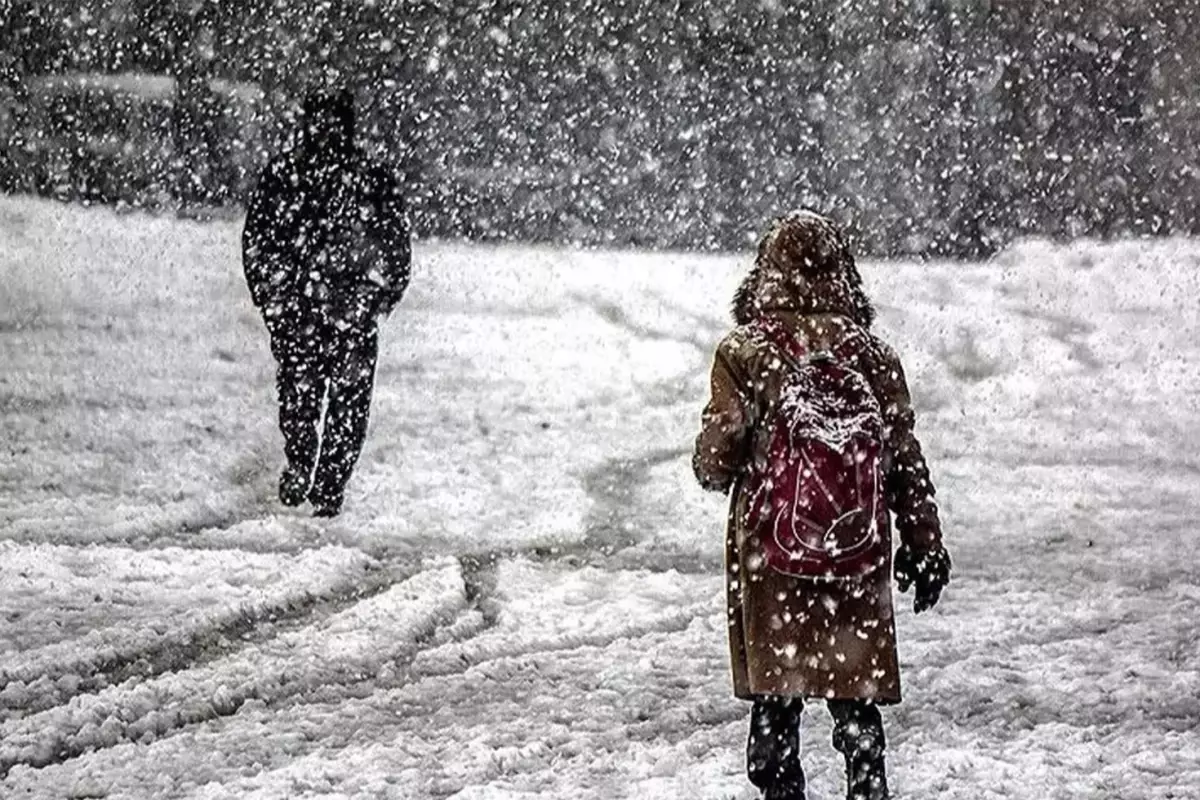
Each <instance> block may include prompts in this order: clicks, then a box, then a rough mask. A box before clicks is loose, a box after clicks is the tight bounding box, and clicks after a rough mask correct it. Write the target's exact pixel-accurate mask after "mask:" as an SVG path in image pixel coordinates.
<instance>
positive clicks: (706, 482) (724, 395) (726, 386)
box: [692, 337, 753, 492]
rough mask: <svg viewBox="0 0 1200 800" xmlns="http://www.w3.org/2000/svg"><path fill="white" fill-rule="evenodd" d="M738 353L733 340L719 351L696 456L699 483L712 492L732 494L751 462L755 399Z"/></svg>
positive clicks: (697, 438) (694, 456) (697, 439)
mask: <svg viewBox="0 0 1200 800" xmlns="http://www.w3.org/2000/svg"><path fill="white" fill-rule="evenodd" d="M735 351H736V346H735V344H734V340H733V339H732V337H731V338H727V339H726V340H725V341H723V342H722V343H721V345H720V346H719V347H718V348H717V352H716V356H715V357H714V358H713V367H712V378H711V391H712V395H711V397H710V399H709V401H708V405H707V406H705V408H704V413H703V415H702V417H701V422H700V435H699V436H697V437H696V444H695V448H694V450H693V452H692V471H693V472H695V474H696V480H698V481H699V482H700V485H701V486H703V487H704V488H705V489H708V490H710V491H718V492H726V491H729V488H730V487H731V486H732V485H733V483H734V481H735V480H736V479H737V477H738V476H739V474H740V473H741V472H742V471H743V470H744V469H745V467H746V466H747V464H748V462H749V460H750V448H751V439H752V435H753V418H752V416H753V408H752V398H751V396H750V393H749V391H748V388H747V382H746V380H745V379H744V376H743V374H742V369H741V368H740V366H741V365H740V363H739V361H738V359H737V357H736V352H735Z"/></svg>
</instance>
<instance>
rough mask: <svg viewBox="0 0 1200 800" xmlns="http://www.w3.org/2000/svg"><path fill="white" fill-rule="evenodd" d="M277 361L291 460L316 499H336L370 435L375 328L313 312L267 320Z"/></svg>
mask: <svg viewBox="0 0 1200 800" xmlns="http://www.w3.org/2000/svg"><path fill="white" fill-rule="evenodd" d="M267 329H268V331H270V334H271V352H272V354H273V355H274V356H275V361H276V362H277V363H278V371H277V372H276V388H277V389H278V391H279V429H280V431H282V432H283V450H284V454H285V455H286V456H287V460H288V465H289V467H290V468H291V469H292V470H293V471H294V472H296V473H298V474H300V475H303V476H305V477H309V476H311V478H312V483H311V487H312V488H311V489H310V491H309V499H310V500H311V501H312V502H313V503H314V504H315V505H331V504H332V505H340V504H341V501H342V495H343V493H344V492H345V488H346V482H347V481H349V480H350V474H351V472H353V470H354V464H355V463H356V462H357V461H358V456H359V453H360V452H361V451H362V446H363V442H364V441H366V438H367V422H368V419H369V418H370V412H371V393H372V391H373V390H374V387H375V362H376V359H377V358H378V354H379V335H378V329H377V326H376V323H375V320H374V319H373V318H372V319H370V320H368V321H366V322H364V323H363V324H362V325H359V326H353V327H346V326H340V325H336V324H334V323H332V322H330V321H329V320H328V319H327V318H325V317H324V316H322V315H320V314H318V313H311V314H298V313H292V314H287V315H286V316H281V317H278V318H275V319H271V318H268V319H267Z"/></svg>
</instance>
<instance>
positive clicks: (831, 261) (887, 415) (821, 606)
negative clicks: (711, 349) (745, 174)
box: [693, 212, 941, 704]
mask: <svg viewBox="0 0 1200 800" xmlns="http://www.w3.org/2000/svg"><path fill="white" fill-rule="evenodd" d="M763 316H769V317H772V318H774V319H777V320H779V321H780V322H782V323H783V324H784V325H785V326H786V328H787V330H788V331H789V332H790V333H791V334H792V335H793V336H795V337H797V338H798V339H800V340H802V341H805V342H807V343H808V344H809V345H810V347H811V348H812V349H822V350H829V351H832V350H835V349H838V348H839V346H840V345H842V344H843V343H844V342H846V341H847V340H848V339H849V338H851V337H855V336H861V337H862V340H863V341H864V344H863V345H861V346H860V347H859V348H857V351H856V352H857V355H856V356H854V358H853V360H852V362H851V364H850V365H849V366H851V367H852V368H853V369H855V370H857V371H858V372H860V373H861V374H862V375H863V376H864V377H865V378H866V379H867V381H868V383H869V384H870V386H871V389H872V391H873V392H874V393H875V396H876V399H877V400H878V401H879V405H880V408H881V409H882V412H883V420H884V425H885V434H884V446H885V453H884V467H883V470H884V479H885V486H886V495H887V500H888V506H889V508H890V510H891V511H892V513H893V514H894V515H895V520H896V528H897V530H898V532H899V535H900V538H901V540H902V541H903V542H904V543H905V544H907V545H909V546H910V547H911V548H913V549H914V551H916V552H926V551H929V550H932V549H936V548H938V547H940V546H941V527H940V523H939V520H938V513H937V507H936V505H935V504H934V502H933V495H934V488H933V484H932V483H931V482H930V480H929V471H928V468H927V467H926V465H925V459H924V457H923V455H922V453H921V446H920V443H919V442H918V441H917V438H916V436H915V435H914V433H913V424H914V415H913V410H912V404H911V401H910V397H909V392H908V388H907V385H906V383H905V379H904V372H903V369H902V367H901V364H900V361H899V358H898V357H897V356H896V354H895V353H894V351H892V349H891V348H890V347H888V346H887V345H886V344H885V343H883V342H882V341H881V340H880V339H879V338H878V337H876V336H874V335H873V334H871V333H870V332H869V330H868V328H869V325H870V322H871V319H872V316H873V314H872V311H871V308H870V305H869V303H868V302H867V300H866V297H865V295H864V294H863V292H862V289H861V281H860V280H859V278H858V273H857V270H856V269H855V268H854V266H853V259H852V258H851V257H850V256H849V250H848V248H846V246H845V243H844V241H843V240H842V239H841V237H840V234H838V233H837V232H836V229H833V228H832V226H831V225H829V224H828V221H827V220H824V218H822V217H819V216H817V215H815V214H812V213H811V212H799V213H797V214H793V215H790V216H789V217H786V218H784V219H783V220H781V221H780V222H778V223H777V224H776V226H775V227H774V228H773V229H772V231H771V232H770V233H768V235H767V237H766V238H765V239H764V241H763V245H762V247H761V248H760V252H759V258H758V261H757V262H756V264H755V267H754V269H753V270H752V271H751V273H750V275H749V276H748V277H747V278H746V280H745V281H744V282H743V284H742V286H741V287H740V288H739V290H738V293H737V296H736V298H735V304H734V317H735V320H736V321H737V322H738V323H739V325H738V327H737V328H736V329H734V330H733V332H731V333H730V334H729V335H728V336H726V337H725V339H724V340H723V341H722V342H721V344H720V345H719V346H718V348H717V352H716V356H715V358H714V362H713V369H712V396H711V399H710V401H709V403H708V405H707V407H706V408H705V410H704V414H703V419H702V429H701V432H700V435H699V436H698V437H697V439H696V446H695V452H694V459H693V466H694V469H695V473H696V477H697V479H698V480H699V481H700V483H701V485H703V486H704V487H705V488H708V489H712V490H718V491H728V492H729V493H730V507H729V517H728V522H727V534H726V542H725V557H726V566H727V569H726V589H727V593H726V598H727V605H728V612H729V645H730V659H731V666H732V672H733V684H734V693H735V694H736V695H737V696H738V697H741V698H744V699H749V698H751V697H754V696H758V695H781V696H800V697H811V698H821V699H833V698H837V699H866V700H873V701H875V702H878V703H881V704H886V703H895V702H899V700H900V668H899V663H898V660H897V656H896V635H895V622H894V617H893V609H892V592H891V563H890V559H889V561H888V563H887V564H885V565H884V566H883V568H880V569H878V570H876V571H875V572H873V573H871V574H870V575H868V576H866V577H865V578H863V579H860V580H850V581H836V582H817V581H812V580H809V579H805V578H795V577H790V576H787V575H783V574H781V573H777V572H774V571H772V570H770V569H769V568H767V567H766V566H765V565H764V563H763V557H762V551H761V546H760V544H759V541H758V538H757V535H756V533H755V532H754V531H753V530H750V529H749V526H748V523H747V511H748V508H749V500H750V498H749V496H748V492H747V491H745V489H746V484H747V481H746V478H747V474H748V470H749V469H751V468H752V465H753V464H755V463H760V464H761V463H764V459H765V452H764V449H765V448H766V446H767V442H766V441H764V439H765V438H766V437H764V436H759V435H758V434H759V432H760V430H761V428H762V427H763V421H764V419H766V418H767V415H768V414H770V413H772V408H773V404H774V403H775V402H777V401H778V399H779V395H780V390H781V386H782V383H783V377H784V373H783V372H782V370H783V369H786V368H787V367H785V366H784V365H783V364H782V363H781V362H780V360H779V359H778V357H777V356H776V354H775V352H774V350H773V349H771V348H770V347H768V346H766V345H765V343H764V342H763V340H762V338H761V337H758V336H754V335H753V334H752V332H751V330H750V328H749V327H748V325H749V323H751V322H753V321H754V320H755V319H757V318H760V317H763ZM888 537H889V540H890V531H889V533H888ZM889 547H890V542H889ZM889 552H890V550H889Z"/></svg>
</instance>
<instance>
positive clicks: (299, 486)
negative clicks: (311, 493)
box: [279, 464, 308, 506]
mask: <svg viewBox="0 0 1200 800" xmlns="http://www.w3.org/2000/svg"><path fill="white" fill-rule="evenodd" d="M307 499H308V476H307V475H304V474H302V473H301V472H300V471H299V470H297V469H295V468H294V467H292V466H291V465H290V464H289V465H288V466H287V467H286V468H285V469H284V470H283V474H282V475H280V476H279V502H281V503H283V504H284V505H285V506H298V505H300V504H301V503H303V502H304V501H305V500H307Z"/></svg>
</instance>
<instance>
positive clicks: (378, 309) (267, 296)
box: [242, 149, 412, 318]
mask: <svg viewBox="0 0 1200 800" xmlns="http://www.w3.org/2000/svg"><path fill="white" fill-rule="evenodd" d="M301 153H302V151H301V150H299V149H297V150H295V151H292V152H289V153H286V154H284V155H281V156H279V157H277V158H275V159H272V160H271V162H270V163H269V164H268V165H267V167H266V169H265V170H264V171H263V174H262V177H261V178H260V179H259V184H258V187H257V189H256V190H255V192H254V195H253V196H252V198H251V200H250V205H249V208H248V210H247V213H246V224H245V228H244V229H243V232H242V265H243V267H244V268H245V271H246V283H247V284H248V285H249V287H250V295H251V297H252V298H253V300H254V304H255V305H256V306H258V307H259V309H261V310H262V311H263V313H264V314H266V315H267V316H268V317H272V316H277V315H279V314H283V313H285V312H292V313H296V312H299V313H302V314H304V313H319V314H323V315H326V316H332V317H335V318H338V317H341V318H366V317H373V316H375V315H377V314H381V313H383V314H386V313H388V312H390V311H391V310H392V308H393V307H395V305H396V304H397V303H398V302H400V298H401V297H403V295H404V290H405V289H406V288H407V287H408V282H409V276H410V270H411V260H412V256H411V254H412V249H411V247H412V245H411V241H410V236H409V228H408V219H407V213H406V209H405V204H404V196H403V193H402V191H401V187H400V185H399V183H398V181H397V180H396V179H395V177H394V176H393V175H392V174H391V173H390V172H389V171H388V170H386V169H385V168H383V167H382V166H381V165H379V164H377V163H374V162H372V161H370V160H369V159H367V158H366V157H365V156H363V155H362V154H361V152H360V151H358V150H357V149H352V150H350V151H349V152H347V153H345V154H343V155H341V156H340V157H336V158H330V159H328V160H327V161H325V162H324V163H318V162H314V161H312V160H311V159H306V158H305V157H304V156H303V155H301Z"/></svg>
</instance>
